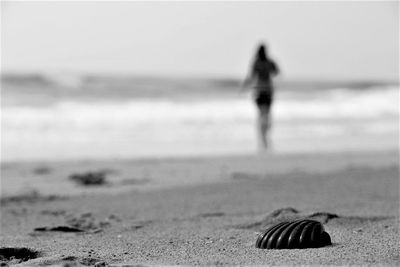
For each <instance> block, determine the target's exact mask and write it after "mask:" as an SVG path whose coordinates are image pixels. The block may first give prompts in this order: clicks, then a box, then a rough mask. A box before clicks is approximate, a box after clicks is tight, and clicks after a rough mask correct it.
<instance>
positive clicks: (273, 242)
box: [256, 219, 332, 249]
mask: <svg viewBox="0 0 400 267" xmlns="http://www.w3.org/2000/svg"><path fill="white" fill-rule="evenodd" d="M327 245H332V242H331V238H330V236H329V234H328V233H327V232H325V231H324V227H323V226H322V224H321V223H320V222H318V221H314V220H307V219H306V220H296V221H292V222H282V223H278V224H276V225H274V226H272V227H271V228H268V229H267V230H266V231H264V232H262V233H261V234H260V235H259V236H258V238H257V241H256V248H261V249H293V248H319V247H323V246H327Z"/></svg>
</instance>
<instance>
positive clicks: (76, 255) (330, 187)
mask: <svg viewBox="0 0 400 267" xmlns="http://www.w3.org/2000/svg"><path fill="white" fill-rule="evenodd" d="M100 169H101V170H105V169H107V170H108V172H106V177H107V179H108V183H106V184H104V185H99V186H97V187H96V186H91V187H89V186H85V187H84V186H79V185H76V184H74V183H73V181H71V180H69V179H68V175H70V174H73V173H79V172H83V171H89V170H92V171H96V170H100ZM30 176H31V178H30V179H29V177H30ZM12 181H14V182H15V181H17V182H15V183H13V182H12ZM18 181H25V182H24V183H25V184H29V188H30V189H33V190H35V192H36V193H35V194H28V195H26V194H25V195H23V194H22V193H21V192H20V193H18V194H20V195H19V197H15V196H14V197H11V196H6V194H5V192H6V191H5V190H4V188H7V189H8V190H9V191H8V192H13V193H14V194H16V192H18V190H19V189H21V188H23V187H22V186H21V184H23V183H22V182H18ZM36 181H37V182H36ZM51 181H52V182H51ZM49 183H50V184H49ZM46 186H47V187H46ZM2 188H3V189H2V190H3V196H2V202H1V249H0V260H3V261H4V262H7V263H8V264H10V265H11V264H20V265H27V266H45V265H46V266H47V265H61V266H63V264H66V263H68V262H70V263H72V262H74V263H77V264H82V265H96V266H107V265H111V266H122V265H129V264H130V265H133V266H149V265H226V266H231V265H348V264H356V265H376V264H380V265H399V264H400V257H399V253H400V250H399V235H398V229H399V154H398V151H397V150H396V151H385V152H370V153H369V152H362V153H361V152H360V153H356V152H354V153H332V154H305V155H300V154H297V155H274V154H266V155H263V156H260V155H258V156H241V157H239V156H237V157H214V158H192V159H155V160H137V161H117V160H115V161H108V162H106V161H101V162H100V161H98V162H89V161H85V162H57V163H43V162H41V163H9V164H3V165H2ZM13 190H14V191H13ZM317 212H319V214H316V215H315V216H313V217H312V218H313V219H316V220H319V221H321V222H322V223H323V225H324V227H325V230H326V231H327V232H328V233H329V235H330V236H331V239H332V243H333V245H331V246H327V247H323V248H314V249H292V250H286V249H284V250H262V249H257V248H255V241H256V238H257V235H258V234H259V233H260V232H261V231H262V230H263V229H265V228H267V227H268V226H270V225H272V224H274V223H276V222H279V221H282V220H286V219H296V218H301V217H308V216H310V215H312V214H315V213H317ZM58 226H63V227H59V228H54V227H58ZM52 227H53V228H52ZM35 228H36V231H35ZM37 228H39V229H37ZM40 228H41V229H40ZM38 230H40V231H38ZM51 230H53V231H51ZM55 230H58V231H55ZM69 231H71V232H69ZM73 231H79V232H73ZM11 248H27V249H11Z"/></svg>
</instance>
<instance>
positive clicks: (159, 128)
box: [1, 74, 399, 162]
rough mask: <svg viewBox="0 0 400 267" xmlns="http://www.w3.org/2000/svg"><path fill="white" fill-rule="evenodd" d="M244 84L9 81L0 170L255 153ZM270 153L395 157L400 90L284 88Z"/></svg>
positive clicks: (294, 84)
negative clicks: (4, 165)
mask: <svg viewBox="0 0 400 267" xmlns="http://www.w3.org/2000/svg"><path fill="white" fill-rule="evenodd" d="M240 83H241V81H240V80H236V79H200V78H175V77H174V78H171V77H167V78H166V77H145V76H140V77H139V76H130V75H76V74H75V75H66V74H61V75H60V74H57V75H56V74H46V75H44V74H40V75H39V74H32V75H27V74H8V75H5V74H4V75H3V76H2V84H1V85H2V88H1V90H2V91H1V135H2V137H1V161H2V162H16V161H61V160H98V159H105V160H107V159H132V158H133V159H136V158H137V159H142V158H163V157H197V156H210V155H211V156H218V155H242V154H255V153H258V148H257V138H256V136H257V135H256V126H255V124H256V118H257V111H256V107H255V106H254V103H253V100H252V96H251V92H250V91H244V92H243V91H241V89H240ZM272 116H273V127H272V130H271V133H270V139H271V147H270V149H269V150H268V151H267V153H310V152H340V151H364V150H366V151H367V150H368V151H371V150H388V149H392V150H393V149H398V145H399V85H398V84H396V83H381V82H332V81H329V82H328V81H278V82H277V85H276V97H275V102H274V105H273V108H272Z"/></svg>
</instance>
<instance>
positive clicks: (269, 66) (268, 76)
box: [243, 44, 279, 148]
mask: <svg viewBox="0 0 400 267" xmlns="http://www.w3.org/2000/svg"><path fill="white" fill-rule="evenodd" d="M278 73H279V69H278V67H277V65H276V64H275V62H274V61H273V60H271V59H270V58H269V57H268V54H267V50H266V48H265V45H264V44H261V45H260V46H259V47H258V50H257V53H256V56H255V60H254V62H253V65H252V67H251V70H250V73H249V75H248V77H246V79H245V81H244V83H243V86H244V87H246V86H247V85H248V84H250V83H251V84H253V86H252V87H253V93H254V100H255V103H256V105H257V107H258V125H257V128H258V129H257V130H258V133H259V140H260V144H261V145H262V148H266V147H267V146H268V142H267V139H268V131H269V129H270V128H271V118H270V117H271V115H270V111H271V106H272V102H273V98H274V87H273V83H272V76H274V75H277V74H278Z"/></svg>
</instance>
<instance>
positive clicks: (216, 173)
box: [0, 150, 400, 197]
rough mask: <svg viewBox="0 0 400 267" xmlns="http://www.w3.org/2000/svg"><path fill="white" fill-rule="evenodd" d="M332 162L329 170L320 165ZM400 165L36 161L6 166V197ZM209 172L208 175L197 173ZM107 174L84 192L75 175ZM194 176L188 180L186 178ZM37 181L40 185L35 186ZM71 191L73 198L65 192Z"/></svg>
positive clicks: (286, 160) (369, 156) (350, 156)
mask: <svg viewBox="0 0 400 267" xmlns="http://www.w3.org/2000/svg"><path fill="white" fill-rule="evenodd" d="M319 161H324V162H326V161H329V164H323V165H321V164H319ZM399 161H400V154H399V152H398V151H397V150H390V151H388V150H386V151H367V152H366V151H348V152H335V151H332V152H331V153H326V152H318V153H288V154H287V153H270V152H267V153H261V154H247V155H243V154H242V155H222V156H218V155H215V156H193V157H165V158H164V157H163V158H147V159H143V158H142V159H110V160H71V161H31V162H23V161H22V162H9V163H1V173H2V180H1V183H2V190H1V194H0V195H1V196H2V197H8V196H16V195H20V194H27V193H28V194H29V193H31V192H36V193H40V194H44V195H46V194H51V195H60V196H68V195H79V194H92V193H96V194H108V193H111V194H115V193H121V192H129V191H130V190H134V191H149V190H162V189H164V188H171V187H180V186H187V185H196V184H204V183H211V184H212V183H216V182H217V183H218V182H221V181H222V182H224V181H225V182H226V181H229V180H230V178H231V176H232V175H233V174H234V173H240V172H250V173H251V172H252V169H253V168H254V171H256V172H260V171H262V172H264V173H265V174H277V173H278V174H279V173H281V174H285V173H290V172H293V171H296V170H300V171H309V172H326V171H329V170H333V169H338V168H346V167H348V166H352V165H369V164H372V166H382V165H383V166H384V165H391V164H396V163H398V162H399ZM198 170H203V173H197V174H196V173H195V172H197V171H198ZM96 171H97V172H98V171H104V172H105V173H107V174H106V177H105V178H106V179H107V182H109V184H107V185H105V186H93V187H82V186H79V185H76V184H74V183H72V182H71V181H69V179H68V177H69V176H71V175H72V174H79V173H85V172H96ZM187 173H189V174H190V176H189V177H188V178H187V179H186V178H185V174H187ZM32 179H35V183H33V184H31V183H30V181H31V180H32ZM57 187H62V188H63V189H62V190H58V189H57ZM65 189H67V190H69V191H70V192H69V193H68V192H65Z"/></svg>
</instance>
